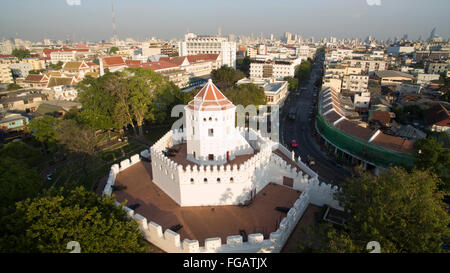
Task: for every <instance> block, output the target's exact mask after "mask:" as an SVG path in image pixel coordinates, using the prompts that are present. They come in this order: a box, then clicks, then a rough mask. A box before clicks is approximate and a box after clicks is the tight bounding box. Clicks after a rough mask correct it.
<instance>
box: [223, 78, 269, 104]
mask: <svg viewBox="0 0 450 273" xmlns="http://www.w3.org/2000/svg"><path fill="white" fill-rule="evenodd" d="M223 94H224V95H225V96H226V97H227V98H228V99H229V100H231V102H233V104H234V105H239V104H240V105H242V106H244V107H246V106H247V105H255V106H258V105H265V104H266V103H267V100H266V95H265V93H264V89H263V88H262V87H260V86H258V85H256V84H253V83H246V84H240V85H238V86H236V87H231V88H228V89H225V90H224V91H223Z"/></svg>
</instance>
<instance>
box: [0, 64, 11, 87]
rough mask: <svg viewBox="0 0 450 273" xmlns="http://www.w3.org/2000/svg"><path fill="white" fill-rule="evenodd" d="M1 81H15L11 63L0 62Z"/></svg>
mask: <svg viewBox="0 0 450 273" xmlns="http://www.w3.org/2000/svg"><path fill="white" fill-rule="evenodd" d="M0 83H7V84H9V83H13V77H12V73H11V68H9V64H2V63H0Z"/></svg>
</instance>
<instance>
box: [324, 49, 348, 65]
mask: <svg viewBox="0 0 450 273" xmlns="http://www.w3.org/2000/svg"><path fill="white" fill-rule="evenodd" d="M352 54H353V50H351V49H338V50H333V51H332V52H331V56H330V59H329V60H330V61H333V62H337V61H342V60H344V59H346V58H351V57H352Z"/></svg>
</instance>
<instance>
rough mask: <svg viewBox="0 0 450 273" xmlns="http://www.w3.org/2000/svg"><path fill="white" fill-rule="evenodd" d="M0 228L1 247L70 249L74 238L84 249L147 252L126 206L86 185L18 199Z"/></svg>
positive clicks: (11, 249)
mask: <svg viewBox="0 0 450 273" xmlns="http://www.w3.org/2000/svg"><path fill="white" fill-rule="evenodd" d="M0 231H1V234H2V237H1V238H0V252H43V253H49V252H56V253H68V252H69V250H67V249H66V246H67V243H68V242H70V241H77V242H79V243H80V248H81V252H82V253H95V252H101V253H110V252H133V253H135V252H144V251H145V247H144V243H143V236H142V235H141V232H140V231H139V229H138V225H137V223H136V222H134V221H132V220H129V219H127V217H126V215H125V213H124V212H123V210H122V206H121V207H116V206H115V201H114V200H113V199H112V198H109V197H108V198H100V197H98V196H96V195H95V194H94V193H93V192H89V191H86V190H85V189H84V188H82V187H78V188H75V189H72V190H65V189H54V188H51V189H49V190H46V191H44V193H43V194H42V195H41V196H38V197H36V198H33V199H27V200H24V201H21V202H18V203H16V210H15V211H14V212H13V213H11V214H10V215H8V216H6V217H2V219H1V220H0Z"/></svg>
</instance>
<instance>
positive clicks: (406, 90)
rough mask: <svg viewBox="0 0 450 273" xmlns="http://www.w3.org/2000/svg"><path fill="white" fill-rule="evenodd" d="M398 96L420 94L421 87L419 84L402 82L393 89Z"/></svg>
mask: <svg viewBox="0 0 450 273" xmlns="http://www.w3.org/2000/svg"><path fill="white" fill-rule="evenodd" d="M395 90H396V91H397V92H398V93H400V94H420V93H421V91H422V86H420V84H414V83H407V82H404V83H402V84H400V85H399V86H397V88H396V89H395Z"/></svg>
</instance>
